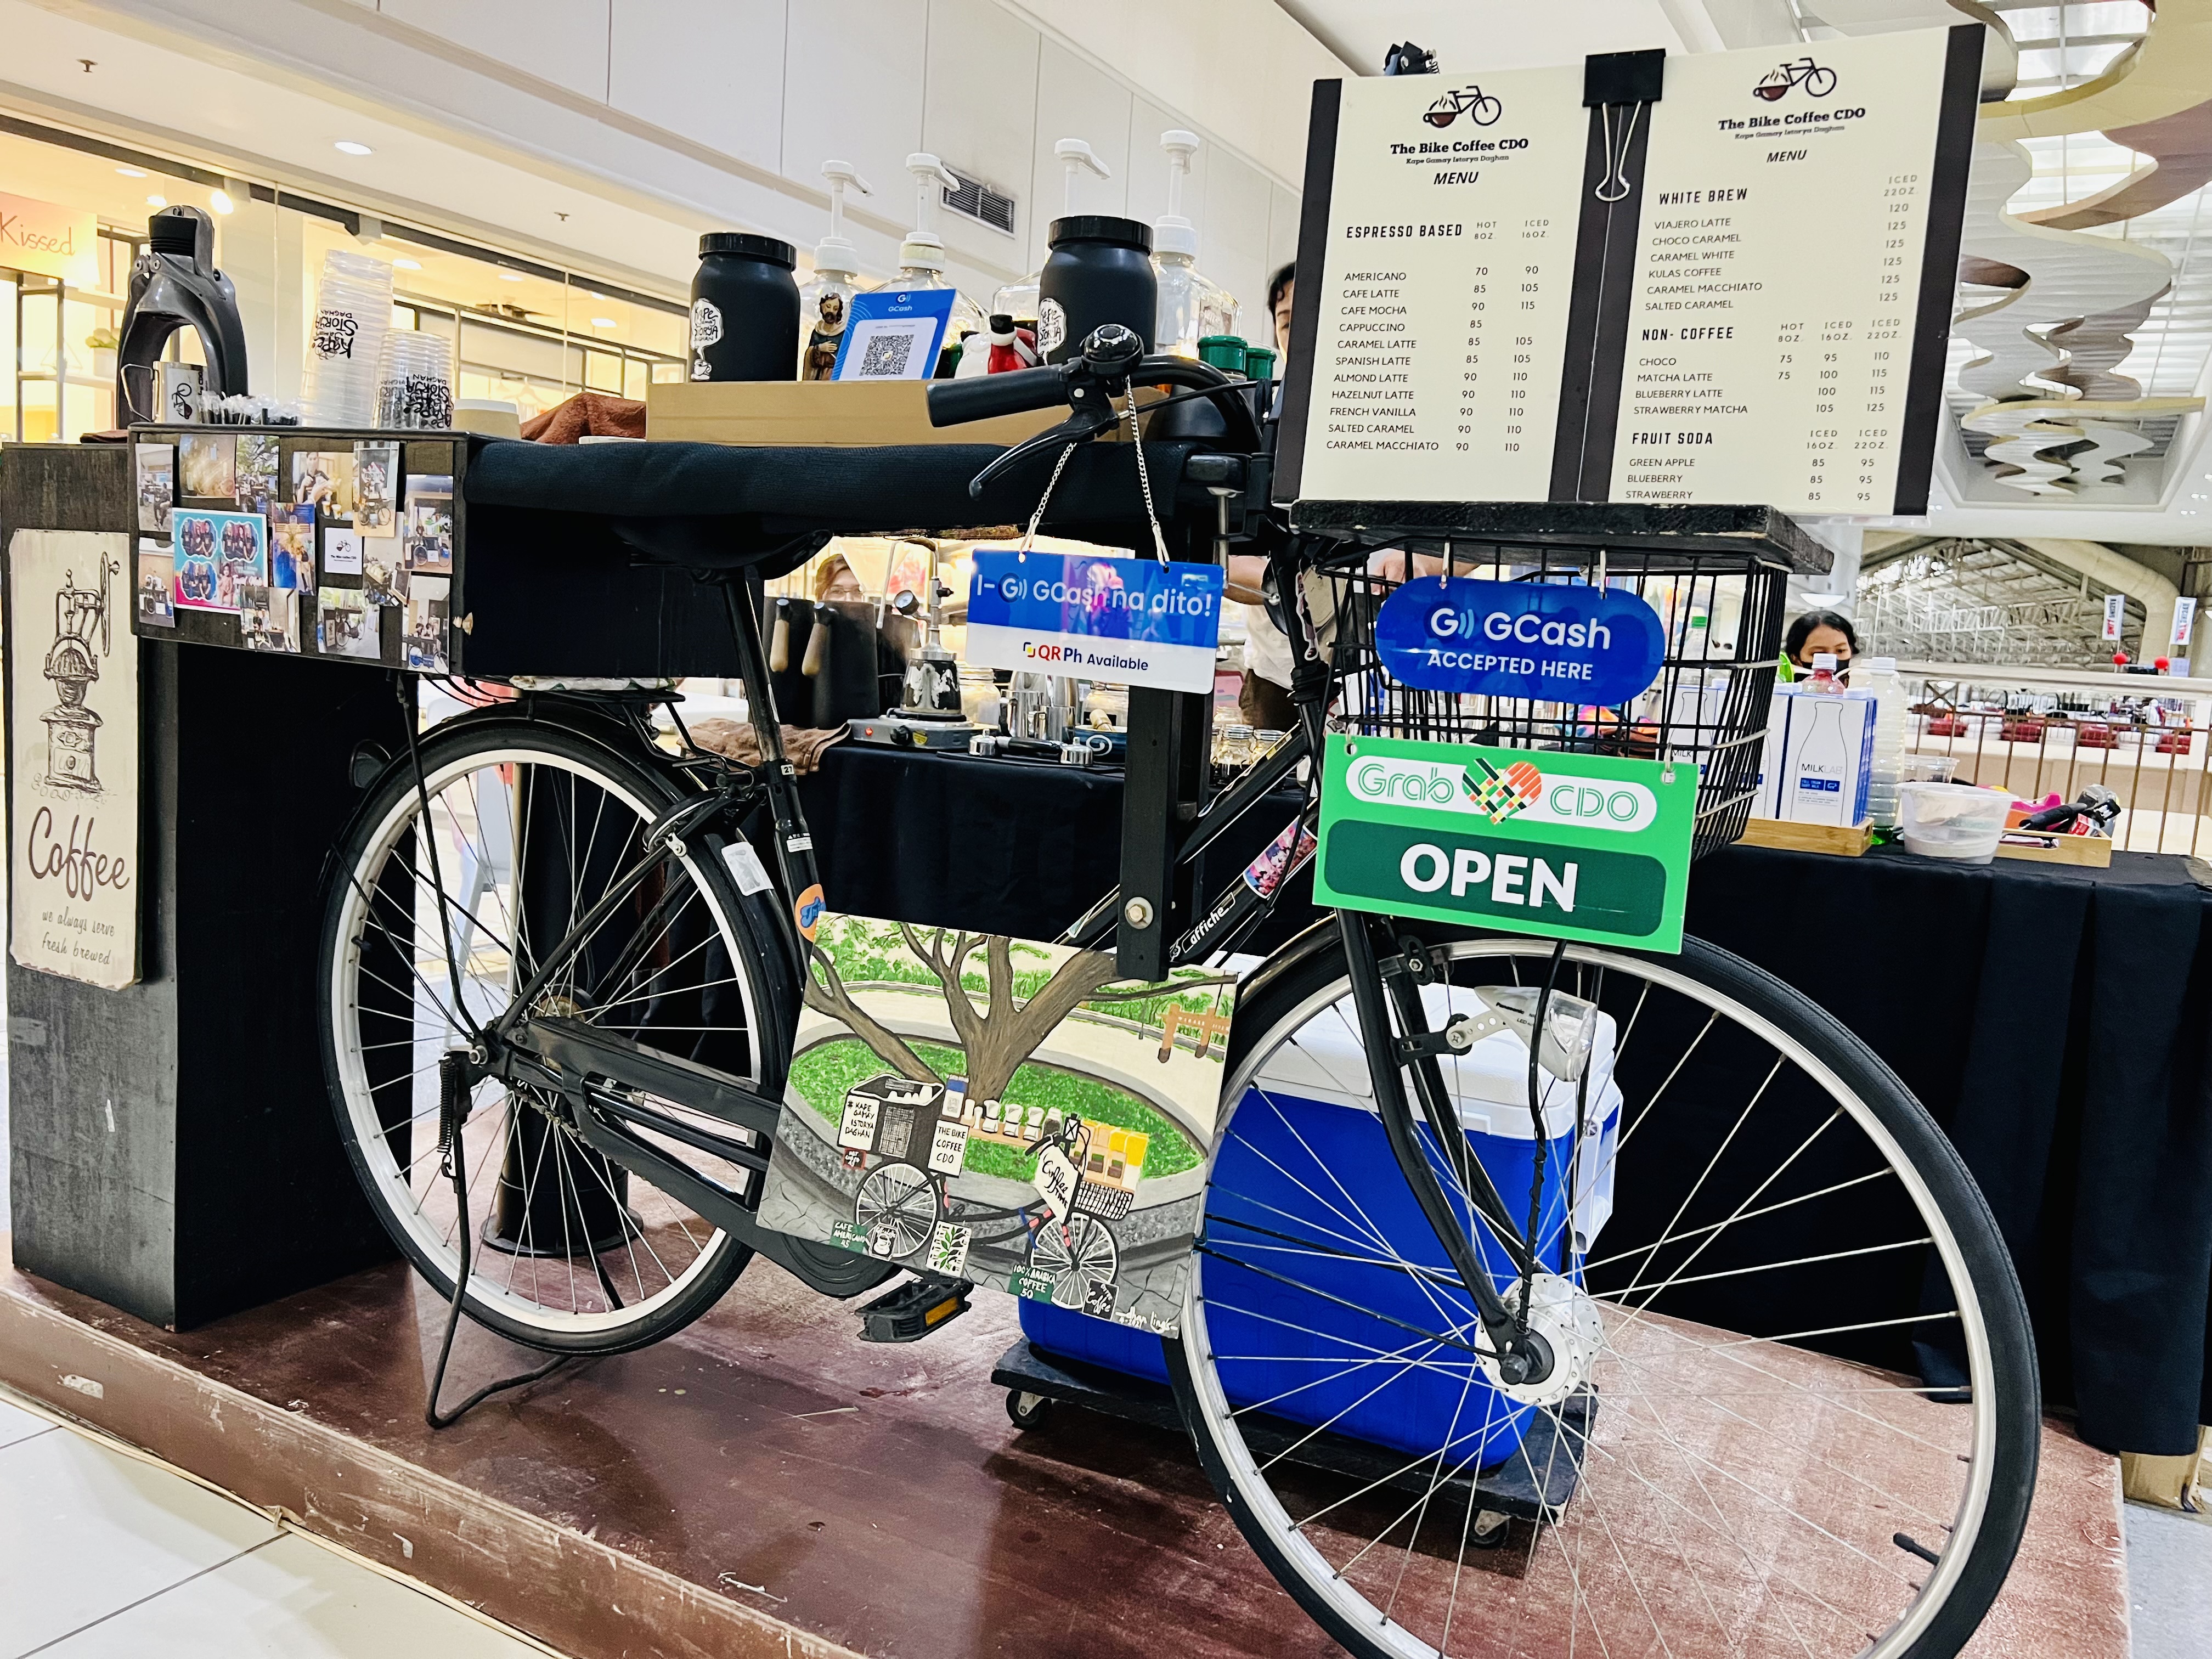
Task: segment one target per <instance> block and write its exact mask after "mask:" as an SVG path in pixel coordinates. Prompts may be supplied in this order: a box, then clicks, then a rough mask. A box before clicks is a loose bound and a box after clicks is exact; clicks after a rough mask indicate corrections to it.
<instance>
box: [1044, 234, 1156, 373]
mask: <svg viewBox="0 0 2212 1659" xmlns="http://www.w3.org/2000/svg"><path fill="white" fill-rule="evenodd" d="M1051 247H1052V252H1051V253H1050V254H1049V255H1048V257H1047V258H1046V259H1045V262H1044V270H1042V272H1041V273H1040V274H1039V276H1038V277H1037V351H1038V354H1039V355H1040V356H1042V357H1043V359H1044V360H1045V362H1048V363H1059V362H1066V361H1067V360H1068V359H1069V358H1071V357H1073V356H1079V354H1080V353H1081V352H1082V350H1083V342H1084V341H1085V338H1087V337H1089V335H1090V333H1091V330H1092V329H1094V328H1097V326H1098V325H1100V324H1101V323H1120V324H1121V325H1123V326H1124V327H1126V328H1128V329H1131V330H1133V331H1134V332H1135V333H1136V335H1137V337H1139V339H1141V340H1142V341H1144V343H1145V349H1146V350H1147V351H1150V350H1151V349H1152V324H1153V321H1154V319H1155V317H1156V315H1157V313H1158V310H1159V303H1160V284H1159V278H1158V276H1156V275H1155V274H1154V272H1153V270H1152V227H1151V226H1149V225H1147V224H1145V223H1143V222H1141V221H1139V220H1136V219H1123V218H1120V217H1118V216H1115V215H1113V214H1110V213H1078V214H1072V215H1070V216H1068V217H1066V218H1065V219H1055V220H1054V221H1053V222H1052V238H1051Z"/></svg>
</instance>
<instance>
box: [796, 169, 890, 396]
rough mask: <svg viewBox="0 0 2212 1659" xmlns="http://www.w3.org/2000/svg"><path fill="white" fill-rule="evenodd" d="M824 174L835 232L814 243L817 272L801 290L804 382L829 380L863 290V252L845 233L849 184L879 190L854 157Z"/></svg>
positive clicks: (801, 371)
mask: <svg viewBox="0 0 2212 1659" xmlns="http://www.w3.org/2000/svg"><path fill="white" fill-rule="evenodd" d="M822 176H823V178H825V179H828V180H829V234H828V235H827V236H824V237H823V239H822V240H820V241H819V242H817V244H815V247H814V275H813V276H811V277H810V278H808V280H807V282H806V283H805V286H804V287H803V288H801V289H799V328H800V334H799V379H800V380H828V379H829V371H830V370H831V368H834V367H835V366H836V362H837V346H838V343H839V342H840V341H842V339H843V338H844V337H845V324H846V321H847V320H848V319H849V318H850V317H851V316H852V314H853V296H854V295H856V294H858V293H859V292H860V252H859V250H858V249H856V248H854V246H853V244H852V243H851V242H850V241H849V240H847V239H846V236H845V191H846V189H847V187H848V186H850V187H852V188H854V189H856V190H858V191H860V194H861V195H863V196H872V195H874V194H875V192H874V191H872V190H870V189H869V188H868V181H867V180H866V179H863V178H861V177H860V174H859V173H857V172H855V171H854V167H853V164H852V163H851V162H850V161H824V162H823V164H822Z"/></svg>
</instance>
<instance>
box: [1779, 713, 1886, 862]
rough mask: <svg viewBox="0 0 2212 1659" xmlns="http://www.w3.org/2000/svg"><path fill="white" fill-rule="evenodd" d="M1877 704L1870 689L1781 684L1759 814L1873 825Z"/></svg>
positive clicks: (1843, 824)
mask: <svg viewBox="0 0 2212 1659" xmlns="http://www.w3.org/2000/svg"><path fill="white" fill-rule="evenodd" d="M1874 720H1875V700H1874V698H1873V697H1872V696H1869V695H1868V694H1867V693H1866V692H1863V691H1850V692H1846V693H1844V695H1843V696H1835V695H1833V694H1832V693H1827V692H1819V691H1808V690H1806V689H1804V687H1802V685H1780V686H1777V687H1776V688H1775V689H1774V702H1773V704H1772V706H1771V709H1770V712H1769V714H1768V716H1767V722H1766V742H1765V746H1764V747H1763V748H1762V750H1760V756H1759V802H1758V806H1757V809H1756V810H1757V811H1758V813H1759V816H1760V817H1770V818H1781V819H1784V820H1787V821H1788V822H1790V823H1828V824H1835V825H1838V826H1839V827H1841V828H1844V829H1849V828H1850V827H1851V826H1853V825H1855V824H1859V823H1865V822H1866V817H1867V786H1868V784H1869V781H1871V779H1872V777H1873V775H1874Z"/></svg>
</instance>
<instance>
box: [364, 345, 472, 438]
mask: <svg viewBox="0 0 2212 1659" xmlns="http://www.w3.org/2000/svg"><path fill="white" fill-rule="evenodd" d="M376 423H377V425H379V426H381V427H410V428H418V429H427V430H431V431H439V432H443V431H447V430H449V429H451V428H452V427H453V343H452V342H450V341H448V340H447V338H446V337H445V336H444V335H442V334H426V333H423V332H422V331H420V330H417V329H411V328H395V329H393V330H392V332H391V334H390V335H389V336H388V337H386V340H385V343H384V371H383V373H382V374H380V376H379V377H378V382H377V388H376Z"/></svg>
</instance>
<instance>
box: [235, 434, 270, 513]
mask: <svg viewBox="0 0 2212 1659" xmlns="http://www.w3.org/2000/svg"><path fill="white" fill-rule="evenodd" d="M237 475H238V483H237V489H238V504H239V505H240V507H252V509H253V510H254V511H255V512H257V513H266V512H268V511H269V510H270V507H274V506H276V504H277V501H278V497H277V494H276V435H275V434H274V433H267V434H263V433H240V435H239V437H238V466H237Z"/></svg>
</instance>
